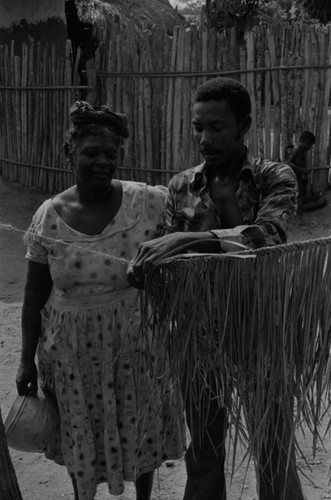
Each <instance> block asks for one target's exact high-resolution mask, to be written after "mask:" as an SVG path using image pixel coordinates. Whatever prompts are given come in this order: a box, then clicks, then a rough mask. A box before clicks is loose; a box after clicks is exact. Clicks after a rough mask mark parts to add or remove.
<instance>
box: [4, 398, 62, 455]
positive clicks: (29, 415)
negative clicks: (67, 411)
mask: <svg viewBox="0 0 331 500" xmlns="http://www.w3.org/2000/svg"><path fill="white" fill-rule="evenodd" d="M4 426H5V433H6V439H7V443H8V446H10V447H11V448H14V449H15V450H18V451H28V452H37V453H44V452H45V451H46V450H47V449H48V448H52V446H53V443H55V442H59V435H60V417H59V410H58V407H57V403H56V401H55V399H54V398H52V397H49V396H47V397H45V396H17V398H16V399H15V401H14V404H13V406H12V407H11V409H10V411H9V413H8V416H7V418H6V421H5V423H4Z"/></svg>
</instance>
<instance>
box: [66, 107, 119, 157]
mask: <svg viewBox="0 0 331 500" xmlns="http://www.w3.org/2000/svg"><path fill="white" fill-rule="evenodd" d="M69 120H70V122H71V124H70V128H69V130H68V132H67V134H66V137H65V140H64V144H63V149H64V154H65V156H66V158H67V161H68V164H69V165H72V161H73V150H74V147H75V142H76V140H77V138H78V137H79V136H80V135H81V134H83V135H85V134H89V133H91V130H90V127H89V126H91V125H92V126H93V125H95V126H98V127H104V128H106V129H108V130H109V131H111V132H112V134H113V135H114V136H116V140H117V139H118V142H119V138H120V137H124V138H127V137H129V131H128V122H127V119H126V116H125V115H122V114H121V113H114V112H113V111H110V109H109V108H108V107H107V106H100V107H99V108H95V107H93V106H92V105H91V104H89V103H88V102H86V101H76V102H75V103H74V104H73V105H72V106H71V108H70V110H69ZM85 127H88V130H86V129H85Z"/></svg>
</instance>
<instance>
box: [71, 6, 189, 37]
mask: <svg viewBox="0 0 331 500" xmlns="http://www.w3.org/2000/svg"><path fill="white" fill-rule="evenodd" d="M75 4H76V8H77V13H78V17H79V19H80V21H81V22H83V23H87V24H91V25H92V26H93V27H95V29H96V31H100V29H102V28H103V27H104V28H106V27H107V26H109V23H110V22H111V20H112V19H114V18H117V19H118V20H119V21H120V23H121V24H123V25H124V26H125V25H126V24H128V23H129V22H133V23H134V24H135V25H137V26H139V27H146V28H150V27H153V26H163V27H166V28H167V29H168V30H171V31H172V29H173V27H174V26H175V25H176V24H178V23H180V22H182V21H183V18H182V16H180V14H178V12H177V10H175V9H174V8H173V7H172V6H171V5H170V3H169V1H168V0H139V2H138V1H134V0H75Z"/></svg>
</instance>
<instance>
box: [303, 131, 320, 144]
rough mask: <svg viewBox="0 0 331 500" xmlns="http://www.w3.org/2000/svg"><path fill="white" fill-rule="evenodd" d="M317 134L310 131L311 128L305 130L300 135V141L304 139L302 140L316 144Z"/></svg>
mask: <svg viewBox="0 0 331 500" xmlns="http://www.w3.org/2000/svg"><path fill="white" fill-rule="evenodd" d="M315 140H316V138H315V136H314V134H313V133H312V132H310V131H309V130H304V131H303V132H301V134H300V137H299V141H302V142H311V144H315Z"/></svg>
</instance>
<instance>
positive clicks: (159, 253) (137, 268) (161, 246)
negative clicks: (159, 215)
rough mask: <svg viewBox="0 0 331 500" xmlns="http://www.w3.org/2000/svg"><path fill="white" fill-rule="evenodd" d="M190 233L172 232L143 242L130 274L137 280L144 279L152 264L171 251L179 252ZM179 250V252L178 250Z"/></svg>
mask: <svg viewBox="0 0 331 500" xmlns="http://www.w3.org/2000/svg"><path fill="white" fill-rule="evenodd" d="M187 234H188V233H180V232H178V233H172V234H167V235H165V236H161V237H160V238H156V239H154V240H150V241H145V242H144V243H141V245H140V246H139V249H138V253H137V255H136V256H135V258H134V259H133V261H132V263H131V266H130V274H132V275H133V277H134V279H135V280H136V281H138V282H139V281H143V279H144V274H146V273H147V272H148V271H149V269H150V268H151V267H152V265H153V264H154V263H155V262H157V261H158V260H161V259H162V258H164V257H166V256H167V255H168V254H169V253H171V252H174V253H179V252H180V247H181V246H182V245H183V244H184V243H186V242H187V241H189V240H188V237H187ZM176 250H178V252H176Z"/></svg>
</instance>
